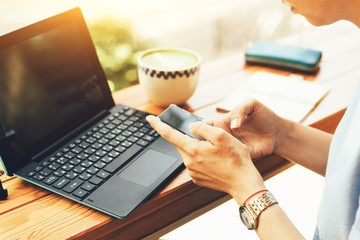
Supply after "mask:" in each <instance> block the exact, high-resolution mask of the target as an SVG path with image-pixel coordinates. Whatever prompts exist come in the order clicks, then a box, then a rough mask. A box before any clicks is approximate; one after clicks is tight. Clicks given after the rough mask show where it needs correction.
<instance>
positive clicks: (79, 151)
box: [71, 147, 82, 154]
mask: <svg viewBox="0 0 360 240" xmlns="http://www.w3.org/2000/svg"><path fill="white" fill-rule="evenodd" d="M71 151H72V152H73V153H75V154H79V153H81V152H82V148H80V147H74V148H73V149H72V150H71Z"/></svg>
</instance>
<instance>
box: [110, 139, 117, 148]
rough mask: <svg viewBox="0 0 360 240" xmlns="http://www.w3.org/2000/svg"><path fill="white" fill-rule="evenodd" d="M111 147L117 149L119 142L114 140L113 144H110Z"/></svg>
mask: <svg viewBox="0 0 360 240" xmlns="http://www.w3.org/2000/svg"><path fill="white" fill-rule="evenodd" d="M109 144H110V146H113V147H116V146H117V145H119V144H120V142H119V141H116V140H112V141H111V142H109Z"/></svg>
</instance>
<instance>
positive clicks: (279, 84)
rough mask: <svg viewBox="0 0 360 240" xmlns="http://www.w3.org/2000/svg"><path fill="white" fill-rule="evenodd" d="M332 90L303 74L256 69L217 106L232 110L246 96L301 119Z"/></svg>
mask: <svg viewBox="0 0 360 240" xmlns="http://www.w3.org/2000/svg"><path fill="white" fill-rule="evenodd" d="M329 91H330V89H329V88H328V87H326V86H324V85H321V84H318V83H314V82H310V81H306V80H304V79H303V78H302V77H301V76H283V75H279V74H274V73H268V72H263V71H259V72H255V73H254V74H253V75H252V76H251V77H250V78H249V79H248V80H246V81H245V82H244V83H243V84H242V85H240V86H239V87H238V88H237V89H236V90H234V92H232V93H230V95H229V96H228V97H226V98H225V99H224V100H223V101H221V102H219V103H218V105H217V108H218V109H221V110H225V111H231V110H232V109H234V108H235V107H236V106H237V105H238V104H240V103H241V102H242V101H244V100H245V99H247V98H255V99H257V100H258V101H260V102H262V103H263V104H264V105H266V106H267V107H269V108H270V109H272V110H273V111H274V112H275V113H276V114H278V115H279V116H281V117H284V118H287V119H290V120H293V121H296V122H300V121H302V120H303V119H304V118H305V117H306V116H307V115H308V114H309V112H310V111H311V110H312V109H313V108H314V107H315V106H316V105H317V104H318V103H319V102H320V101H321V100H322V99H323V98H324V97H325V96H326V94H327V93H328V92H329Z"/></svg>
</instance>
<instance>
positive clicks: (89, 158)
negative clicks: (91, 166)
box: [87, 155, 100, 162]
mask: <svg viewBox="0 0 360 240" xmlns="http://www.w3.org/2000/svg"><path fill="white" fill-rule="evenodd" d="M99 159H100V157H98V156H95V155H92V156H90V157H88V159H87V160H89V161H90V162H96V161H97V160H99Z"/></svg>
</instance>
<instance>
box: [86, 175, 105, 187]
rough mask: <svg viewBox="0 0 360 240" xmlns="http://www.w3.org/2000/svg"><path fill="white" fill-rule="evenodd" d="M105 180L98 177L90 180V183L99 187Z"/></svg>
mask: <svg viewBox="0 0 360 240" xmlns="http://www.w3.org/2000/svg"><path fill="white" fill-rule="evenodd" d="M102 181H103V180H102V179H101V178H99V177H97V176H93V177H92V178H90V180H89V182H90V183H92V184H95V185H99V184H100V183H101V182H102Z"/></svg>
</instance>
